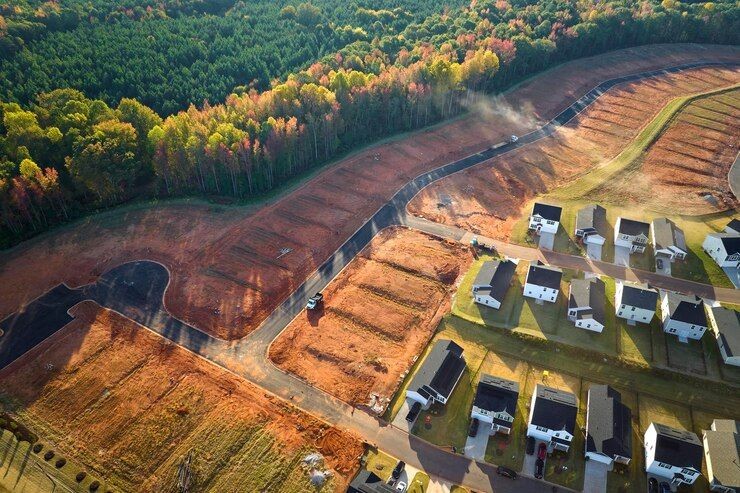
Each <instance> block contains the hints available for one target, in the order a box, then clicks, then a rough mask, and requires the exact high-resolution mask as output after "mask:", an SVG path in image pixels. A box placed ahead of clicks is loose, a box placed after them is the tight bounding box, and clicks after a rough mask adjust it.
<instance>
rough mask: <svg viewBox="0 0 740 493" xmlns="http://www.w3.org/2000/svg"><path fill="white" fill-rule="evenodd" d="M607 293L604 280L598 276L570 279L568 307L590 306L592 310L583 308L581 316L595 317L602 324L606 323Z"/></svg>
mask: <svg viewBox="0 0 740 493" xmlns="http://www.w3.org/2000/svg"><path fill="white" fill-rule="evenodd" d="M605 304H606V295H605V289H604V281H602V280H601V279H599V278H598V277H592V278H591V279H573V280H572V281H570V297H569V298H568V308H584V307H590V308H591V309H590V310H583V311H581V312H580V313H579V314H578V315H579V317H581V316H585V318H593V319H594V320H596V321H597V322H599V323H600V324H602V325H604V324H605V323H606V316H605V312H606V311H605V308H604V307H605Z"/></svg>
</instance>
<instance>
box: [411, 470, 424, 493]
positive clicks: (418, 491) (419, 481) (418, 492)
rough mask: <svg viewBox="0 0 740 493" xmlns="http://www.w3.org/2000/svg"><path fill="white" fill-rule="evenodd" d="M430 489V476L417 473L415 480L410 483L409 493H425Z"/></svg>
mask: <svg viewBox="0 0 740 493" xmlns="http://www.w3.org/2000/svg"><path fill="white" fill-rule="evenodd" d="M428 487H429V476H428V475H427V474H426V473H423V472H417V473H416V474H415V475H414V479H412V480H411V482H410V483H409V488H408V490H407V491H408V492H409V493H424V492H425V491H426V490H427V488H428Z"/></svg>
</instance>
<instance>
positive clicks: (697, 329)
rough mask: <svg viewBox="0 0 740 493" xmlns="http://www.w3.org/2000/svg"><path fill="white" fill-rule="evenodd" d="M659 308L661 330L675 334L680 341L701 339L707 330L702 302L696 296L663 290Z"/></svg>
mask: <svg viewBox="0 0 740 493" xmlns="http://www.w3.org/2000/svg"><path fill="white" fill-rule="evenodd" d="M660 309H661V315H662V317H663V332H665V333H666V334H673V335H675V336H676V337H678V340H679V341H681V342H688V340H689V339H697V340H698V339H701V337H702V336H703V335H704V332H705V331H706V330H707V314H706V313H705V311H704V302H703V301H702V300H701V298H699V297H698V296H684V295H682V294H678V293H674V292H672V291H663V293H662V301H661V304H660Z"/></svg>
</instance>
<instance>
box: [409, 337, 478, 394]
mask: <svg viewBox="0 0 740 493" xmlns="http://www.w3.org/2000/svg"><path fill="white" fill-rule="evenodd" d="M462 353H463V349H462V348H461V347H460V346H458V345H457V344H455V343H454V342H452V341H450V340H447V339H440V340H439V341H437V342H436V343H435V344H434V347H432V350H431V352H430V353H429V355H428V356H427V357H426V359H424V362H423V363H422V364H421V366H420V367H419V370H418V371H417V372H416V375H414V378H413V379H412V380H411V383H410V384H409V387H408V389H407V390H406V398H407V399H410V400H412V401H414V402H418V403H420V404H421V407H422V408H423V409H429V406H431V405H432V404H433V403H434V402H439V403H440V404H446V403H447V399H449V398H450V395H451V394H452V391H453V390H454V388H455V386H456V385H457V382H458V381H459V380H460V377H461V376H462V374H463V372H464V371H465V359H464V358H463V355H462Z"/></svg>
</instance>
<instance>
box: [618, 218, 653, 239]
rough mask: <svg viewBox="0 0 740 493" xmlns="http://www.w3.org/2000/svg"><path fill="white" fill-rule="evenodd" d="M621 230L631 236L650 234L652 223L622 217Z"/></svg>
mask: <svg viewBox="0 0 740 493" xmlns="http://www.w3.org/2000/svg"><path fill="white" fill-rule="evenodd" d="M619 232H620V233H622V234H625V235H630V236H637V235H639V234H643V235H645V236H650V225H649V224H648V223H644V222H642V221H635V220H634V219H627V218H626V217H621V218H620V221H619Z"/></svg>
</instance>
